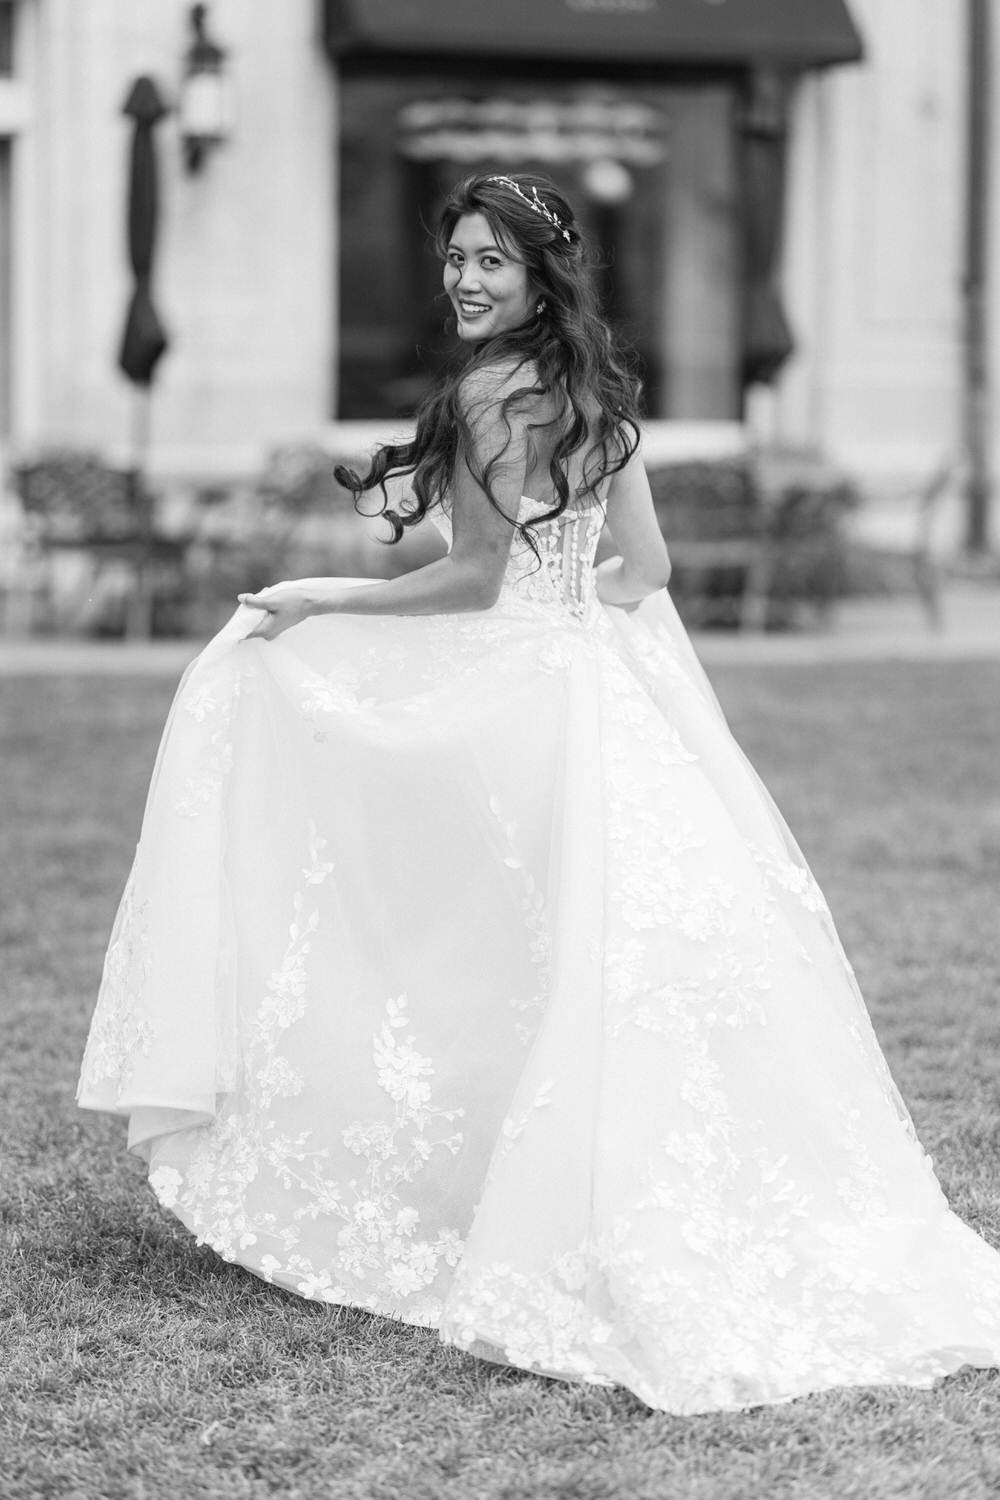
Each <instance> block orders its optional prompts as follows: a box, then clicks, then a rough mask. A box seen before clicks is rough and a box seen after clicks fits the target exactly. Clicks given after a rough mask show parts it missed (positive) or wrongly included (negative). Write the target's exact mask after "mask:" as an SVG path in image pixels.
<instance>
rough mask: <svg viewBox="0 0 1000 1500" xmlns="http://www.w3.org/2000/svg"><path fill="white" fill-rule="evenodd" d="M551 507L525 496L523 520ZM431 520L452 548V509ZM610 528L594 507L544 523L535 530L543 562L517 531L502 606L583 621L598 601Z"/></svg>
mask: <svg viewBox="0 0 1000 1500" xmlns="http://www.w3.org/2000/svg"><path fill="white" fill-rule="evenodd" d="M550 509H551V506H550V505H549V504H547V503H546V502H545V501H540V500H533V499H531V497H530V496H528V495H522V497H521V507H520V510H519V512H518V520H520V521H525V520H529V519H530V518H531V517H532V516H533V515H544V513H545V512H546V511H547V510H550ZM430 515H431V519H432V520H433V522H434V524H435V526H436V527H437V528H438V530H439V531H440V532H441V534H442V536H443V537H444V538H445V540H446V541H447V542H448V545H449V546H450V545H451V537H452V531H451V514H450V511H449V510H448V509H447V508H446V507H435V509H434V510H432V511H431V512H430ZM603 525H604V511H603V509H602V508H601V507H600V506H596V505H590V506H587V507H586V508H584V509H580V510H576V509H569V508H568V509H567V510H565V511H564V512H563V514H562V515H561V516H559V517H557V518H556V519H555V520H553V521H543V522H542V523H541V525H539V526H536V527H535V528H533V530H534V537H535V543H536V546H537V547H538V551H539V557H538V558H537V559H536V557H535V554H534V553H533V552H532V550H531V547H530V546H529V545H528V543H527V542H526V541H525V540H524V539H523V538H522V537H521V535H520V533H519V532H515V533H514V536H513V538H512V541H511V548H510V556H509V557H508V559H507V567H506V569H505V571H504V577H503V584H502V586H501V590H500V600H499V603H500V604H501V605H507V606H510V605H516V604H518V603H522V602H523V603H525V604H532V605H536V606H537V605H542V606H548V607H550V608H556V609H558V610H559V611H560V612H561V613H566V612H567V611H568V612H569V613H570V614H571V615H573V616H574V617H575V618H577V619H582V618H583V617H584V616H585V615H586V614H587V612H588V610H589V609H590V607H591V606H592V604H593V602H594V600H595V597H596V595H595V588H594V554H595V552H596V551H597V542H598V539H599V537H600V535H601V529H602V527H603Z"/></svg>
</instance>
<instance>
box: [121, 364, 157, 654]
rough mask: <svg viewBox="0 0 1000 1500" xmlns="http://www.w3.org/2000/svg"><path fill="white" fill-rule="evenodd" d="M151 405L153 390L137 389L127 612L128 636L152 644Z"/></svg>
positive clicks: (131, 477) (134, 403)
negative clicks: (132, 537)
mask: <svg viewBox="0 0 1000 1500" xmlns="http://www.w3.org/2000/svg"><path fill="white" fill-rule="evenodd" d="M150 405H151V403H150V392H149V387H148V386H146V387H143V386H137V387H136V389H135V397H134V400H133V403H132V463H131V466H130V468H129V470H128V498H129V509H130V511H131V514H132V516H133V518H134V522H135V540H134V543H133V548H134V550H133V556H132V566H133V579H134V581H133V587H132V592H131V593H130V595H129V599H128V604H127V606H126V613H125V637H126V640H130V641H131V640H142V641H148V640H149V638H150V637H151V635H152V633H153V578H152V562H153V559H152V550H153V503H152V497H151V496H150V494H149V492H148V489H147V486H146V483H145V475H146V465H147V462H148V459H149V435H150Z"/></svg>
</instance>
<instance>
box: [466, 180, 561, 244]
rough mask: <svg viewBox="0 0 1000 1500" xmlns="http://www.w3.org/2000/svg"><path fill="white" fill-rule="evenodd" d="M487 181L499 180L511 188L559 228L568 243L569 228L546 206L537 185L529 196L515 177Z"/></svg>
mask: <svg viewBox="0 0 1000 1500" xmlns="http://www.w3.org/2000/svg"><path fill="white" fill-rule="evenodd" d="M486 181H487V182H499V184H500V186H501V187H505V188H510V190H511V192H512V193H516V194H517V196H518V197H519V198H521V199H522V200H523V201H524V202H525V203H526V204H527V205H528V207H529V208H530V209H531V210H532V211H533V212H534V213H536V214H541V216H542V218H543V219H548V221H549V223H550V224H551V225H553V227H554V228H556V229H558V230H559V233H560V234H561V235H562V237H563V239H564V240H566V241H567V243H568V242H569V238H570V233H569V230H568V229H567V228H566V227H565V226H564V224H563V222H562V220H561V219H560V218H557V216H556V215H555V214H554V213H553V212H552V210H551V208H546V206H545V204H544V203H543V202H542V200H541V198H539V196H538V189H537V188H536V187H532V189H531V197H530V198H529V197H528V195H527V193H526V192H525V191H524V190H523V188H520V187H519V186H518V184H517V183H516V182H515V181H514V179H513V177H487V179H486Z"/></svg>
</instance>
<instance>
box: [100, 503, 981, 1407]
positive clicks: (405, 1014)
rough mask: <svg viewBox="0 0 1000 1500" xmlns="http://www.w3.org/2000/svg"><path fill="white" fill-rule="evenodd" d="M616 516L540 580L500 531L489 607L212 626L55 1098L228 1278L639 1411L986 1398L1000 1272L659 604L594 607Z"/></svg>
mask: <svg viewBox="0 0 1000 1500" xmlns="http://www.w3.org/2000/svg"><path fill="white" fill-rule="evenodd" d="M534 507H535V502H533V501H530V500H524V501H523V502H522V514H523V515H530V514H532V513H533V510H534ZM436 520H437V524H439V525H440V526H441V528H442V529H446V528H447V525H448V521H447V516H446V514H444V513H441V512H437V514H436ZM601 521H602V516H601V513H600V511H599V510H594V509H591V510H590V511H588V512H583V513H578V514H576V515H575V516H574V517H573V519H572V520H571V521H568V522H567V523H566V524H565V525H560V524H559V523H558V522H549V523H546V524H545V525H544V526H543V527H542V528H541V532H540V541H541V545H542V552H543V557H542V566H541V567H540V568H536V567H535V563H534V559H533V557H532V556H531V554H530V553H529V552H527V550H526V549H525V547H524V546H523V544H522V543H521V542H520V540H519V538H518V537H516V536H515V538H514V545H513V547H512V552H511V558H510V562H509V565H508V568H507V573H506V577H505V581H504V585H503V589H502V593H501V596H500V599H499V601H498V603H497V604H496V605H495V606H494V607H493V608H491V609H488V610H486V611H483V612H481V613H464V614H450V615H443V614H442V615H432V616H378V617H372V616H352V615H338V616H325V617H321V618H315V619H310V620H308V621H306V622H305V623H304V624H303V625H301V626H299V627H297V628H296V629H294V630H293V631H290V632H288V633H286V634H285V635H283V636H281V637H280V639H279V640H277V641H276V642H273V643H266V642H262V641H259V640H255V641H246V642H245V641H243V640H242V639H241V638H242V636H244V635H245V633H246V631H247V630H248V629H249V628H250V626H251V624H252V623H253V622H254V621H255V620H256V619H257V618H259V616H258V615H257V614H256V612H254V611H251V610H249V609H240V610H238V611H237V613H236V615H235V616H234V617H233V619H232V620H231V621H230V623H229V624H228V625H227V626H226V627H225V628H224V629H223V630H222V631H221V633H220V634H219V635H218V636H216V638H215V639H214V640H213V641H212V642H211V643H210V644H209V645H208V647H207V648H206V649H205V650H204V651H203V652H202V654H201V655H200V657H199V658H198V659H197V660H196V661H195V662H194V664H193V665H192V666H191V667H190V668H189V669H188V671H187V673H186V675H185V677H184V679H183V681H182V683H181V685H180V688H179V690H178V693H177V697H176V700H175V702H174V705H173V708H172V710H171V714H170V718H169V721H168V723H167V727H166V731H165V734H164V737H163V742H162V745H161V749H160V754H159V758H158V761H157V764H156V769H155V773H154V776H153V781H152V787H151V790H150V794H149V801H148V804H147V808H146V815H145V821H144V824H143V829H142V838H141V842H140V844H139V847H138V851H137V854H136V858H135V863H134V866H133V869H132V873H131V875H130V877H129V881H128V885H127V888H126V891H125V894H124V896H123V898H122V903H121V908H120V910H119V913H118V918H117V921H116V924H115V929H114V933H113V936H112V940H111V945H110V948H109V951H108V956H107V961H106V966H105V972H104V980H103V985H102V989H101V993H100V999H99V1002H98V1005H97V1010H96V1014H95V1017H94V1021H93V1025H92V1029H91V1033H90V1039H89V1043H88V1047H87V1052H86V1056H85V1059H84V1064H83V1071H82V1078H81V1083H80V1090H79V1101H80V1103H81V1105H83V1106H84V1107H86V1108H89V1109H103V1110H112V1111H115V1112H116V1113H118V1114H122V1115H127V1116H128V1117H129V1122H130V1123H129V1144H130V1146H131V1147H132V1148H133V1149H134V1150H136V1151H138V1152H140V1153H141V1154H142V1155H143V1156H144V1157H145V1158H146V1159H147V1160H148V1162H149V1168H150V1181H151V1183H152V1186H153V1188H154V1190H155V1192H156V1194H157V1195H158V1197H159V1199H160V1201H161V1203H162V1204H164V1205H165V1206H166V1207H167V1208H169V1209H171V1210H172V1211H173V1212H174V1213H175V1214H176V1215H177V1216H178V1218H180V1220H181V1221H182V1222H183V1223H184V1224H185V1225H187V1226H188V1228H189V1229H190V1230H191V1231H192V1232H193V1233H194V1234H195V1235H196V1236H197V1237H198V1240H199V1241H201V1242H204V1243H207V1244H209V1245H211V1246H213V1247H214V1248H215V1249H216V1250H217V1251H218V1252H219V1254H220V1255H221V1256H223V1257H224V1258H225V1259H226V1260H231V1261H238V1262H239V1263H240V1264H242V1265H243V1266H246V1267H247V1268H248V1269H250V1270H251V1271H253V1272H255V1273H256V1274H257V1275H258V1276H261V1277H263V1278H265V1280H267V1281H270V1282H273V1283H275V1284H276V1285H278V1286H281V1287H284V1288H287V1289H289V1290H290V1291H292V1292H296V1293H299V1294H300V1295H302V1296H304V1297H312V1298H319V1299H322V1300H324V1301H327V1302H332V1303H345V1304H351V1305H354V1306H358V1307H363V1308H368V1309H371V1310H372V1311H374V1312H377V1313H383V1314H387V1315H389V1316H392V1317H396V1318H401V1319H404V1320H405V1321H407V1322H409V1323H414V1324H422V1325H426V1326H430V1327H436V1328H438V1329H439V1330H440V1335H441V1337H442V1339H444V1340H447V1341H448V1342H450V1343H452V1344H456V1345H459V1346H461V1347H462V1348H464V1349H468V1350H470V1351H472V1352H473V1353H474V1354H478V1355H481V1356H485V1357H487V1358H490V1359H494V1360H500V1361H506V1362H508V1363H510V1364H513V1365H517V1366H522V1367H524V1368H525V1369H529V1370H534V1371H539V1372H541V1373H543V1374H546V1375H550V1376H557V1377H561V1378H565V1379H572V1380H581V1381H588V1382H593V1383H596V1384H601V1385H606V1384H612V1383H614V1384H620V1385H623V1386H626V1387H628V1388H630V1389H631V1390H632V1391H633V1392H635V1393H636V1394H637V1395H638V1396H639V1397H640V1398H641V1399H642V1400H643V1401H644V1402H646V1403H648V1405H650V1406H652V1407H657V1408H662V1409H664V1410H667V1411H672V1412H678V1413H683V1412H698V1411H705V1410H713V1409H721V1408H736V1407H742V1406H747V1405H752V1404H756V1403H762V1402H778V1401H785V1400H788V1399H790V1398H792V1397H795V1396H798V1395H801V1394H803V1393H805V1392H809V1391H817V1390H822V1389H825V1388H828V1387H832V1386H842V1385H867V1384H876V1383H885V1382H888V1383H900V1384H909V1385H928V1384H930V1383H931V1382H932V1381H933V1380H934V1379H935V1377H937V1376H939V1375H943V1374H946V1373H948V1372H950V1371H953V1370H955V1369H957V1368H958V1367H959V1366H961V1365H962V1364H964V1363H969V1364H973V1365H979V1366H991V1365H995V1364H998V1363H1000V1254H998V1253H997V1252H996V1251H994V1250H993V1249H991V1248H990V1247H989V1246H988V1245H987V1244H986V1243H985V1242H984V1241H983V1240H982V1239H980V1238H979V1237H978V1236H977V1235H976V1234H974V1233H973V1232H972V1230H971V1229H969V1228H967V1227H966V1226H965V1225H964V1224H963V1223H962V1222H961V1221H960V1220H959V1219H957V1218H956V1217H955V1216H954V1215H953V1214H952V1213H951V1212H950V1211H949V1209H948V1206H947V1204H946V1202H945V1200H944V1197H943V1196H942V1193H941V1190H940V1187H939V1185H938V1183H937V1181H936V1179H935V1177H934V1174H933V1171H932V1168H931V1163H930V1161H929V1159H928V1158H927V1156H926V1155H925V1154H924V1152H923V1150H922V1149H921V1147H920V1144H919V1142H918V1141H917V1138H916V1136H915V1134H914V1130H913V1127H912V1124H911V1122H910V1119H909V1117H908V1115H907V1112H906V1109H905V1107H904V1105H903V1103H902V1101H901V1099H900V1097H899V1095H898V1093H897V1091H896V1089H895V1087H894V1085H893V1083H892V1080H891V1078H890V1076H889V1073H888V1071H887V1069H886V1065H885V1062H884V1060H883V1057H882V1054H881V1052H880V1050H879V1047H878V1044H877V1042H876V1039H875V1037H874V1035H873V1033H872V1030H871V1026H870V1023H869V1020H868V1017H867V1013H866V1011H865V1007H864V1004H863V1002H862V999H861V996H860V994H859V992H858V989H857V985H856V983H855V980H854V977H853V974H852V971H851V968H850V966H849V964H848V962H847V960H846V958H845V957H844V954H843V951H842V949H841V946H840V943H839V941H838V939H837V936H836V933H835V930H834V927H833V923H832V921H831V918H830V914H829V911H828V909H827V907H826V904H825V903H824V900H823V897H822V895H821V893H820V891H819V890H818V888H817V886H816V884H815V882H814V880H813V878H812V876H811V875H810V873H809V870H808V869H807V867H806V865H805V863H804V861H803V859H802V857H801V855H800V854H799V852H798V850H797V848H796V846H795V844H794V842H793V841H792V839H791V837H790V835H789V833H788V831H787V829H786V828H785V826H784V824H783V822H782V821H781V818H780V815H779V814H778V813H777V811H776V809H775V808H774V806H773V804H772V803H771V802H770V800H769V798H768V796H767V793H766V792H765V791H764V789H763V787H762V786H761V784H760V782H759V781H758V780H757V778H756V776H755V774H754V772H753V771H752V769H751V768H750V767H749V765H748V763H747V762H746V760H745V759H744V757H743V756H742V754H741V752H740V750H739V749H738V747H737V746H736V744H735V743H734V741H733V739H732V737H731V735H730V733H729V731H728V729H727V726H726V724H725V721H724V719H723V717H722V714H721V712H720V710H719V708H718V706H717V704H716V702H715V699H714V697H713V695H712V693H711V690H710V688H709V687H708V684H707V682H706V679H705V677H704V675H703V674H702V671H701V669H700V667H699V665H698V663H697V661H696V659H695V657H694V654H693V652H692V650H691V647H690V645H689V643H688V640H687V637H686V635H685V633H684V631H683V628H682V627H681V625H680V623H679V621H678V619H677V616H676V614H675V612H674V609H673V607H672V605H671V603H670V601H669V599H668V597H667V595H666V594H665V593H659V594H656V595H653V596H652V597H650V598H649V599H647V600H646V601H644V602H643V603H642V604H641V605H640V606H639V607H637V608H635V609H634V610H623V609H616V608H608V607H605V606H603V605H602V604H600V603H599V602H598V600H597V598H596V595H595V590H594V574H593V571H592V566H591V564H592V561H593V555H594V550H595V548H596V544H597V539H598V535H599V532H600V529H601Z"/></svg>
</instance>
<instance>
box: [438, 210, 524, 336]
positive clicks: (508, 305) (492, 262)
mask: <svg viewBox="0 0 1000 1500" xmlns="http://www.w3.org/2000/svg"><path fill="white" fill-rule="evenodd" d="M444 289H445V291H446V292H447V293H448V296H449V297H450V299H451V305H452V307H454V309H455V312H456V315H457V317H458V336H459V338H461V339H465V340H467V341H468V342H470V343H472V342H477V341H478V340H480V339H488V338H492V337H493V336H494V334H497V333H506V332H507V330H508V329H510V328H517V327H519V326H520V325H521V324H522V323H526V322H527V321H528V319H529V317H530V316H531V313H532V304H533V302H534V297H533V294H532V292H531V289H530V287H529V285H528V270H527V267H526V266H525V265H524V264H523V262H522V261H519V260H515V259H514V258H513V256H511V255H510V254H508V252H507V251H505V250H503V249H501V247H500V246H499V245H498V244H497V242H496V238H495V237H494V234H493V231H492V229H491V228H490V226H489V224H488V222H487V220H486V219H485V218H484V217H483V215H482V214H464V215H463V216H462V218H460V219H459V220H458V222H457V224H456V225H455V227H454V229H453V230H452V232H451V239H450V240H449V241H448V249H447V251H446V255H445V267H444Z"/></svg>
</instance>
